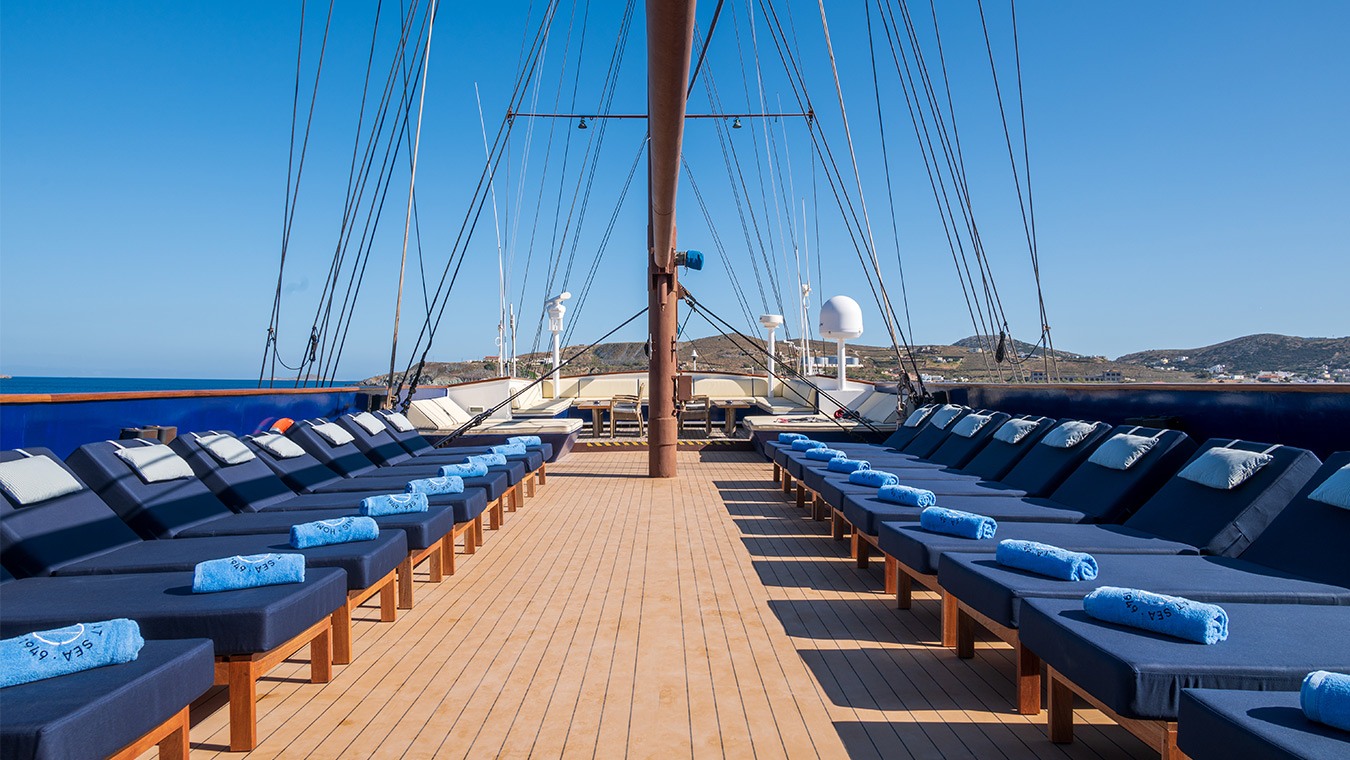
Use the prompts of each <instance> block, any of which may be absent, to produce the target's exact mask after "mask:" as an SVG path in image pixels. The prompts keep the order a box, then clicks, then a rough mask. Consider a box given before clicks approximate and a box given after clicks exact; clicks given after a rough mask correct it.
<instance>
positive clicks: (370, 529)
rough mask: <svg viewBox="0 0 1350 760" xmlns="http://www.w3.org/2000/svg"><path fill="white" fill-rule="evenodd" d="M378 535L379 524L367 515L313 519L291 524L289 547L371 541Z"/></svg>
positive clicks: (299, 547)
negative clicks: (334, 518)
mask: <svg viewBox="0 0 1350 760" xmlns="http://www.w3.org/2000/svg"><path fill="white" fill-rule="evenodd" d="M379 536H380V524H379V523H377V522H375V521H374V520H372V519H370V518H369V517H339V518H337V519H336V520H315V521H314V522H307V523H300V524H298V525H292V526H291V548H292V549H308V548H309V547H311V546H327V545H329V544H347V543H351V542H352V541H373V540H375V539H376V538H379Z"/></svg>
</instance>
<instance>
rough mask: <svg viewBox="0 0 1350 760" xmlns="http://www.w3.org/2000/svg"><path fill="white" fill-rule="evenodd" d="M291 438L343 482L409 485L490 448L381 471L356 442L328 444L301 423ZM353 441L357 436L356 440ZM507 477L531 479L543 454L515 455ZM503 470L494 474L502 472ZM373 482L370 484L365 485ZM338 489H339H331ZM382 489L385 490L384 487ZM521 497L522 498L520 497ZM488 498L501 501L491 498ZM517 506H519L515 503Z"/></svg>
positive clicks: (514, 481)
mask: <svg viewBox="0 0 1350 760" xmlns="http://www.w3.org/2000/svg"><path fill="white" fill-rule="evenodd" d="M289 435H290V437H291V439H292V440H294V441H295V442H296V443H298V444H300V447H301V448H303V449H304V450H305V451H306V452H308V453H310V454H311V455H313V456H314V457H315V458H316V459H318V460H319V461H321V462H323V463H324V464H325V465H327V466H328V467H329V468H330V469H332V470H333V471H334V472H336V473H338V474H339V475H342V476H343V477H344V478H367V479H371V478H380V477H384V478H388V479H391V480H397V479H400V478H401V479H403V482H404V483H406V482H407V481H408V480H409V479H412V478H424V477H434V476H436V475H439V474H440V467H441V465H442V464H449V463H454V462H463V461H465V460H466V459H467V458H468V457H469V456H470V455H472V454H482V453H486V452H487V448H486V447H483V448H473V449H459V450H457V451H455V452H453V453H452V452H446V453H445V454H444V456H440V455H438V456H437V458H436V459H434V460H430V461H428V460H423V459H411V458H410V459H409V460H406V461H400V462H398V463H397V464H393V465H390V466H385V467H380V466H379V465H378V464H376V463H375V462H373V461H372V460H371V459H370V458H369V457H367V456H366V455H365V454H364V453H362V452H361V450H360V449H359V448H358V447H357V445H356V442H355V441H354V440H353V441H352V442H350V443H345V444H341V445H334V444H332V443H330V442H329V441H327V440H325V439H324V438H323V437H322V436H320V435H319V434H318V433H317V432H315V430H314V427H313V426H312V425H309V424H306V423H300V424H298V425H295V426H293V427H292V428H291V430H290V433H289ZM353 437H354V436H353ZM506 459H507V469H506V470H505V472H507V473H508V477H509V479H510V481H511V485H512V486H515V485H517V484H520V483H522V482H524V481H526V479H527V477H530V476H532V475H533V474H534V473H535V472H537V471H538V470H539V469H540V468H542V467H543V465H544V458H543V454H542V453H540V452H538V451H527V452H526V453H525V454H524V455H512V456H508V457H507V458H506ZM501 471H502V470H495V469H494V470H493V472H501ZM366 482H367V483H369V482H371V481H370V480H367V481H366ZM465 485H479V484H478V483H476V482H473V481H466V483H465ZM332 487H333V488H336V486H332ZM382 487H383V486H382ZM517 495H518V496H520V495H523V494H521V493H518V494H517ZM489 498H498V497H497V496H490V497H489ZM514 506H520V504H519V503H516V504H515V505H514Z"/></svg>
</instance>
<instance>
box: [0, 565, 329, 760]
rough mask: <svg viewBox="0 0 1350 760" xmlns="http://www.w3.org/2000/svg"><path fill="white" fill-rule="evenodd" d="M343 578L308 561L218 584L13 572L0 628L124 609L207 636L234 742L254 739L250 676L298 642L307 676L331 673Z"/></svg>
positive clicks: (9, 631) (161, 632)
mask: <svg viewBox="0 0 1350 760" xmlns="http://www.w3.org/2000/svg"><path fill="white" fill-rule="evenodd" d="M0 559H3V561H4V562H5V565H6V566H7V567H8V566H9V558H8V556H3V557H0ZM346 588H347V579H346V574H345V573H343V572H342V571H341V570H338V569H333V568H314V569H313V570H310V571H308V572H307V573H306V575H305V581H304V582H303V583H297V584H287V585H281V586H263V587H261V588H251V589H242V590H239V591H230V592H227V593H219V594H194V593H192V573H190V572H180V573H134V574H128V575H86V576H69V577H61V578H21V579H19V580H9V581H3V582H0V610H3V611H4V613H3V614H2V615H0V637H10V636H19V635H22V634H25V633H29V632H31V631H42V630H49V629H53V628H61V627H64V626H68V625H71V624H73V623H77V622H81V621H87V620H107V619H111V618H116V617H126V618H131V619H133V620H135V621H136V622H137V623H138V624H139V625H140V629H141V634H142V635H143V636H145V638H146V639H193V638H206V639H210V640H211V641H212V643H213V644H214V648H215V660H216V667H215V684H216V685H217V686H228V688H229V702H230V749H231V750H232V751H236V752H241V751H246V750H250V749H253V748H254V746H256V745H257V741H258V727H257V681H258V679H259V678H261V677H262V676H263V675H265V674H266V673H268V672H269V671H271V670H272V669H273V668H275V667H276V666H277V665H279V664H281V662H282V661H284V660H286V659H287V658H290V657H292V656H294V655H295V653H296V652H297V651H299V650H302V649H304V648H306V647H308V648H309V652H310V680H311V681H312V682H313V683H327V681H328V680H329V678H330V677H331V675H332V659H331V657H332V655H331V643H330V631H331V619H332V616H333V615H335V614H341V612H342V608H343V605H344V603H345V601H346Z"/></svg>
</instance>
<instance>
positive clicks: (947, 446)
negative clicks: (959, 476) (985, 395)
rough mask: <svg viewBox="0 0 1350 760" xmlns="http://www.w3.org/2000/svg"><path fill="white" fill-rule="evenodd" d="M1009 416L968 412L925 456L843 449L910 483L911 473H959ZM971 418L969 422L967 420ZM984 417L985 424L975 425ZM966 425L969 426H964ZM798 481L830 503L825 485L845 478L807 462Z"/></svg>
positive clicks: (986, 412) (815, 463)
mask: <svg viewBox="0 0 1350 760" xmlns="http://www.w3.org/2000/svg"><path fill="white" fill-rule="evenodd" d="M1009 419H1010V417H1009V416H1008V415H1007V414H1005V413H1003V412H993V411H987V410H982V413H980V414H968V415H966V416H965V417H963V418H962V419H961V420H960V421H957V422H955V423H953V424H952V428H955V430H954V431H953V432H951V433H950V434H949V435H948V436H947V438H946V439H945V440H943V442H942V443H941V444H939V445H938V447H937V449H936V450H935V451H933V453H932V454H930V455H928V456H926V457H920V456H918V455H914V454H906V453H877V454H871V453H865V452H862V451H853V450H850V449H843V451H845V452H847V453H848V455H849V456H850V457H855V458H858V459H863V460H866V461H867V462H868V463H869V464H870V465H871V466H872V467H873V468H875V469H878V470H887V471H889V472H894V473H897V474H902V475H904V476H905V477H904V478H903V479H902V482H910V477H909V475H910V473H915V474H918V473H923V474H933V475H935V476H938V477H941V476H943V475H945V474H946V472H947V471H950V472H956V471H958V470H959V469H960V468H961V467H964V466H965V465H967V464H969V463H970V461H971V460H972V459H974V458H975V455H976V454H978V453H979V452H980V450H981V449H983V448H984V446H985V444H987V443H988V442H989V441H990V440H991V438H992V436H993V434H994V431H995V430H997V429H998V428H999V426H1000V425H1002V424H1003V423H1004V422H1006V421H1008V420H1009ZM967 420H969V421H971V422H970V423H967V422H966V421H967ZM980 420H983V422H982V423H978V428H976V424H977V422H978V421H980ZM963 425H968V427H965V428H963V427H962V426H963ZM966 430H973V432H971V434H970V435H969V436H966V435H962V434H961V433H963V432H965V431H966ZM803 464H804V466H803V468H802V472H801V476H800V477H799V480H800V481H801V484H802V485H804V486H805V487H806V488H807V489H808V490H810V491H811V492H813V493H817V494H821V495H822V497H823V498H825V500H826V503H831V502H830V500H829V498H828V496H826V493H827V491H826V484H827V482H828V483H831V484H833V483H845V482H846V481H845V480H844V478H842V477H841V476H840V474H839V473H835V472H830V471H829V470H828V469H827V468H826V467H823V466H821V465H820V464H819V463H817V462H804V463H803ZM835 498H836V500H835V501H834V502H833V503H835V504H837V503H839V500H838V496H837V494H836V495H835Z"/></svg>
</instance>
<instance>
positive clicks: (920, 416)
mask: <svg viewBox="0 0 1350 760" xmlns="http://www.w3.org/2000/svg"><path fill="white" fill-rule="evenodd" d="M933 408H934V407H933V406H931V405H929V406H921V407H919V408H918V409H915V410H914V412H913V413H912V414H910V415H909V416H908V417H906V418H905V422H904V426H905V427H907V428H916V427H918V426H920V425H922V424H923V421H924V420H926V419H928V415H930V414H932V413H933Z"/></svg>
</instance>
